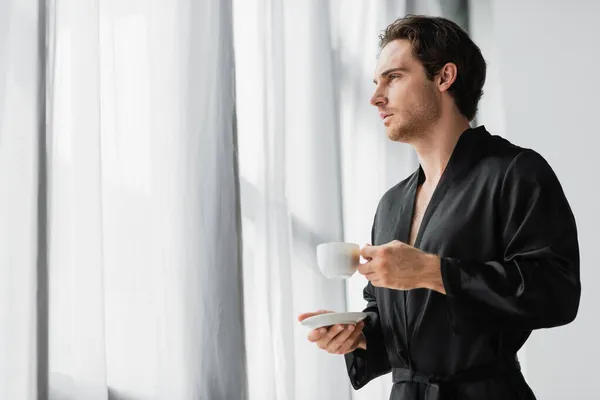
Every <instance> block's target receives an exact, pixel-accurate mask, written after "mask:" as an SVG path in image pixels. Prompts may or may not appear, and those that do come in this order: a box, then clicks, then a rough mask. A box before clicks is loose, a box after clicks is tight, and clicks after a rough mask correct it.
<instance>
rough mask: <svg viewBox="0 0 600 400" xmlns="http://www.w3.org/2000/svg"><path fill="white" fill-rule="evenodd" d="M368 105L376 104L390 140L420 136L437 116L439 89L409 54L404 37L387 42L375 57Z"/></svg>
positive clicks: (438, 112) (411, 138)
mask: <svg viewBox="0 0 600 400" xmlns="http://www.w3.org/2000/svg"><path fill="white" fill-rule="evenodd" d="M374 82H375V84H376V85H377V86H376V88H375V92H374V93H373V97H372V98H371V104H372V105H374V106H376V107H377V108H378V110H379V114H380V116H381V118H382V119H383V124H384V125H385V126H386V132H387V136H388V138H389V139H390V140H393V141H398V142H411V141H413V140H414V139H418V138H420V137H422V136H423V135H424V134H425V132H426V131H427V129H428V128H429V127H431V125H432V124H433V123H435V122H436V121H437V120H438V119H439V116H440V97H439V96H440V92H439V91H438V90H437V89H436V86H435V83H434V82H433V81H430V80H429V79H427V76H426V75H425V70H424V68H423V65H422V64H421V63H420V62H419V60H417V59H416V58H415V57H414V56H413V55H412V50H411V44H410V42H409V41H408V40H404V39H398V40H394V41H392V42H390V43H388V44H387V45H386V46H385V47H384V48H383V50H382V51H381V54H380V56H379V60H378V61H377V67H376V69H375V77H374Z"/></svg>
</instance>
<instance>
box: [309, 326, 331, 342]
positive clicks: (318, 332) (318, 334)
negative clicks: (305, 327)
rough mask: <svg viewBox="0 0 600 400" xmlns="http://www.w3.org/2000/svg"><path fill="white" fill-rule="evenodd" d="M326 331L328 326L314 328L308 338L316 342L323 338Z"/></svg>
mask: <svg viewBox="0 0 600 400" xmlns="http://www.w3.org/2000/svg"><path fill="white" fill-rule="evenodd" d="M326 333H327V328H319V329H313V330H312V331H310V332H309V333H308V340H309V341H311V342H313V343H314V342H316V341H317V340H319V339H321V338H322V337H323V336H324V335H325V334H326Z"/></svg>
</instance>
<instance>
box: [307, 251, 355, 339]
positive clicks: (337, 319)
mask: <svg viewBox="0 0 600 400" xmlns="http://www.w3.org/2000/svg"><path fill="white" fill-rule="evenodd" d="M317 264H318V265H319V269H320V271H321V273H322V274H323V275H324V276H325V277H326V278H328V279H349V278H351V277H352V276H353V275H354V274H355V273H356V271H357V270H358V267H359V265H360V246H359V245H358V244H356V243H348V242H330V243H323V244H320V245H319V246H317ZM366 317H367V314H366V313H364V312H340V313H338V312H332V313H326V314H319V315H314V316H312V317H309V318H306V319H304V320H302V321H301V322H300V324H301V325H303V326H306V327H308V328H310V329H318V328H321V327H324V326H331V325H336V324H352V325H354V324H357V323H359V322H360V321H362V320H363V319H365V318H366Z"/></svg>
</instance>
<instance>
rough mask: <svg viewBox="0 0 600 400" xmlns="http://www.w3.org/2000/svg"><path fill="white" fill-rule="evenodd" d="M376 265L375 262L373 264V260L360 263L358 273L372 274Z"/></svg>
mask: <svg viewBox="0 0 600 400" xmlns="http://www.w3.org/2000/svg"><path fill="white" fill-rule="evenodd" d="M374 266H375V264H373V261H367V262H366V263H364V264H360V265H359V266H358V273H359V274H361V275H368V274H372V273H373V267H374Z"/></svg>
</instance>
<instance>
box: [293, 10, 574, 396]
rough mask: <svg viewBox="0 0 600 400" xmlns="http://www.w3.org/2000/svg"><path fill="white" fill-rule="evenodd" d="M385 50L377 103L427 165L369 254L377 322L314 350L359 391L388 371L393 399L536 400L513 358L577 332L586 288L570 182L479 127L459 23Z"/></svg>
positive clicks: (389, 201) (380, 212)
mask: <svg viewBox="0 0 600 400" xmlns="http://www.w3.org/2000/svg"><path fill="white" fill-rule="evenodd" d="M380 48H381V54H380V56H379V58H378V62H377V67H376V73H375V79H374V82H375V85H376V87H375V92H374V94H373V97H372V99H371V104H372V105H374V106H376V107H377V108H378V110H379V113H380V116H381V118H382V119H383V124H384V125H385V127H386V132H387V135H388V137H389V139H391V140H394V141H399V142H404V143H409V144H410V145H412V146H413V147H414V149H415V151H416V154H417V156H418V160H419V164H420V165H419V168H418V169H417V171H415V172H414V173H413V174H412V175H411V176H410V177H408V178H407V179H406V180H404V181H402V182H400V183H398V184H397V185H396V186H394V187H393V188H391V189H390V190H389V191H388V192H387V193H385V195H384V196H383V197H382V199H381V201H380V203H379V206H378V208H377V211H376V214H375V219H374V223H373V230H372V243H373V246H370V245H367V246H365V247H364V248H363V249H362V250H361V255H362V256H363V257H364V258H365V259H366V260H368V261H367V262H366V263H365V264H363V265H361V266H360V268H359V272H360V273H361V274H363V275H364V276H365V277H366V278H367V279H368V280H369V282H368V284H367V286H366V287H365V289H364V298H365V300H366V301H367V302H368V304H367V307H366V310H365V312H367V313H368V315H369V316H368V318H367V319H366V320H365V321H364V323H363V322H361V323H359V324H356V325H347V326H332V327H329V328H321V329H319V330H314V331H312V332H310V333H309V335H308V337H309V340H310V341H312V342H315V343H317V345H318V346H319V347H320V348H321V349H324V350H326V351H328V352H329V353H332V354H345V359H346V365H347V368H348V374H349V377H350V381H351V383H352V386H353V387H354V388H355V389H359V388H361V387H362V386H364V385H365V384H367V383H368V382H369V381H371V380H372V379H374V378H376V377H378V376H381V375H383V374H386V373H388V372H392V379H393V381H394V385H393V389H392V393H391V397H390V398H391V399H398V400H399V399H411V400H412V399H428V400H431V399H462V400H475V399H478V400H483V399H486V400H495V399H497V400H509V399H534V398H535V396H534V394H533V393H532V391H531V389H530V388H529V386H528V385H527V383H526V382H525V380H524V379H523V376H522V374H521V372H520V369H519V364H518V361H517V359H516V354H517V351H518V350H519V348H520V347H521V346H522V345H523V344H524V343H525V341H526V340H527V338H528V337H529V335H530V334H531V331H532V330H534V329H540V328H549V327H554V326H559V325H564V324H567V323H569V322H571V321H572V320H573V319H574V318H575V316H576V314H577V310H578V307H579V298H580V292H581V286H580V280H579V248H578V239H577V230H576V225H575V220H574V217H573V215H572V212H571V209H570V206H569V204H568V202H567V200H566V198H565V195H564V193H563V190H562V188H561V185H560V183H559V182H558V180H557V178H556V176H555V174H554V172H553V171H552V169H551V167H550V166H549V165H548V164H547V163H546V161H545V160H544V158H543V157H542V156H541V155H539V154H538V153H536V152H535V151H533V150H530V149H524V148H521V147H518V146H516V145H513V144H511V143H509V142H508V141H506V140H504V139H502V138H500V137H498V136H492V135H491V134H490V133H488V132H487V131H486V129H485V128H484V127H478V128H470V126H469V122H470V121H471V120H472V119H473V117H474V115H475V112H476V110H477V104H478V102H479V99H480V98H481V95H482V87H483V84H484V82H485V73H486V65H485V61H484V59H483V57H482V55H481V52H480V50H479V48H478V47H477V46H476V45H475V44H474V43H473V42H472V41H471V39H470V38H469V37H468V35H467V34H466V33H465V32H464V31H463V30H461V29H460V28H459V27H458V26H457V25H456V24H454V23H452V22H450V21H448V20H445V19H442V18H430V17H422V16H408V17H406V18H402V19H399V20H397V21H396V22H394V23H393V24H391V25H390V26H389V27H387V29H386V30H385V31H384V32H383V33H382V34H381V35H380ZM318 313H320V312H318ZM314 314H316V313H308V314H303V315H301V316H299V319H301V320H302V319H304V318H307V317H308V316H311V315H314ZM549 351H551V349H549Z"/></svg>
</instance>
